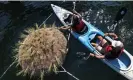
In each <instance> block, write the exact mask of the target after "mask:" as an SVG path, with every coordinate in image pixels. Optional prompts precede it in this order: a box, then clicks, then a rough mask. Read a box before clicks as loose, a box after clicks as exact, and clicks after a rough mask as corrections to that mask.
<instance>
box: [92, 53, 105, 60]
mask: <svg viewBox="0 0 133 80" xmlns="http://www.w3.org/2000/svg"><path fill="white" fill-rule="evenodd" d="M90 56H92V57H95V58H98V59H104V58H105V55H96V54H93V53H90Z"/></svg>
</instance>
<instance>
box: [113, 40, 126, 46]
mask: <svg viewBox="0 0 133 80" xmlns="http://www.w3.org/2000/svg"><path fill="white" fill-rule="evenodd" d="M112 46H113V47H121V48H122V47H123V46H124V45H123V43H122V42H121V41H116V40H114V41H113V42H112Z"/></svg>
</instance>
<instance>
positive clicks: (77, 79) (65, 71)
mask: <svg viewBox="0 0 133 80" xmlns="http://www.w3.org/2000/svg"><path fill="white" fill-rule="evenodd" d="M61 68H62V69H63V70H64V71H56V72H64V73H67V74H68V75H70V76H72V77H73V78H74V79H76V80H80V79H79V78H77V77H75V76H74V75H73V74H71V73H70V72H68V71H67V70H66V69H65V68H64V67H63V66H61Z"/></svg>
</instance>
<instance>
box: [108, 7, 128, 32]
mask: <svg viewBox="0 0 133 80" xmlns="http://www.w3.org/2000/svg"><path fill="white" fill-rule="evenodd" d="M126 13H127V9H126V8H125V7H122V8H121V9H120V10H119V11H118V12H117V14H116V17H115V20H114V23H113V24H112V26H111V27H110V28H111V29H110V30H109V31H111V32H113V31H114V30H115V28H116V26H117V25H118V23H119V22H120V21H121V20H122V18H123V17H124V15H125V14H126Z"/></svg>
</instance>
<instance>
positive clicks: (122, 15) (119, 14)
mask: <svg viewBox="0 0 133 80" xmlns="http://www.w3.org/2000/svg"><path fill="white" fill-rule="evenodd" d="M126 13H127V9H126V8H125V7H122V8H121V9H120V10H119V11H118V13H117V15H116V17H115V21H114V24H115V23H117V22H119V21H120V20H121V19H122V18H123V17H124V15H125V14H126Z"/></svg>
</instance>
